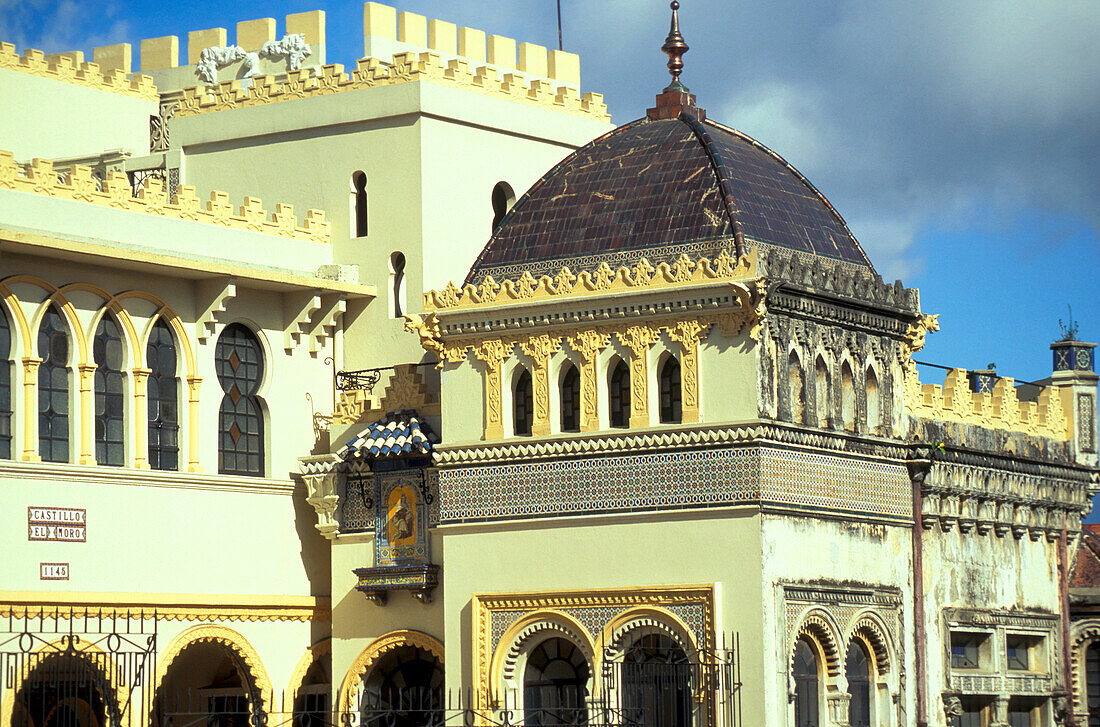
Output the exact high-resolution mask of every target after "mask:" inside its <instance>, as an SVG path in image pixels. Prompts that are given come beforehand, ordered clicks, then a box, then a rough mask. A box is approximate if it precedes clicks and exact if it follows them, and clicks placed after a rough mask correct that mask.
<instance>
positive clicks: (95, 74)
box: [0, 43, 160, 101]
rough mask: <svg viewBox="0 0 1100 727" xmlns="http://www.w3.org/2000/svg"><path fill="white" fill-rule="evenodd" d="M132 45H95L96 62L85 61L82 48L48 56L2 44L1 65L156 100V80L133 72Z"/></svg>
mask: <svg viewBox="0 0 1100 727" xmlns="http://www.w3.org/2000/svg"><path fill="white" fill-rule="evenodd" d="M129 48H130V45H129V44H128V43H119V44H118V45H114V46H105V47H103V48H96V49H95V51H94V56H93V57H94V58H95V61H94V62H93V63H86V62H84V53H83V52H81V51H71V52H68V53H55V54H51V55H46V54H45V53H43V52H42V51H40V50H35V49H33V48H28V49H26V50H24V51H23V55H22V56H20V55H17V54H16V52H15V46H14V45H12V44H11V43H0V68H4V69H7V70H10V71H19V72H20V73H28V74H31V75H34V76H41V77H42V78H51V79H53V80H55V81H64V82H66V83H73V84H77V85H80V86H87V87H89V88H94V89H97V90H100V91H109V92H111V93H120V94H123V95H126V96H136V97H137V98H143V99H148V100H150V101H156V100H157V99H158V98H159V97H160V96H159V93H158V91H157V87H156V85H154V83H153V79H152V78H150V77H149V76H145V75H134V76H131V75H130V62H129Z"/></svg>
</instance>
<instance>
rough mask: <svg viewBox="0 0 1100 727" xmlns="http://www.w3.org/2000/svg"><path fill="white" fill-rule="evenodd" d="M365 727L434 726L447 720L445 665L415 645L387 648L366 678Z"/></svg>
mask: <svg viewBox="0 0 1100 727" xmlns="http://www.w3.org/2000/svg"><path fill="white" fill-rule="evenodd" d="M359 713H360V725H361V727H432V726H433V725H441V724H442V723H443V719H444V714H443V664H442V663H440V661H439V659H437V658H436V657H435V655H434V654H432V653H431V652H429V651H427V650H425V649H422V648H420V647H417V646H413V645H411V644H407V645H403V646H399V647H397V648H395V649H392V650H390V651H387V652H386V653H385V654H384V655H382V656H381V657H379V659H378V660H377V661H376V662H375V663H374V665H373V666H372V667H371V669H370V672H369V673H368V674H367V675H366V676H365V678H364V679H363V684H362V692H361V693H360V698H359Z"/></svg>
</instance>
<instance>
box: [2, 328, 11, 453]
mask: <svg viewBox="0 0 1100 727" xmlns="http://www.w3.org/2000/svg"><path fill="white" fill-rule="evenodd" d="M10 357H11V327H10V326H9V325H8V317H7V316H6V315H4V311H3V309H0V459H11V415H12V410H11V361H10V360H9V359H10Z"/></svg>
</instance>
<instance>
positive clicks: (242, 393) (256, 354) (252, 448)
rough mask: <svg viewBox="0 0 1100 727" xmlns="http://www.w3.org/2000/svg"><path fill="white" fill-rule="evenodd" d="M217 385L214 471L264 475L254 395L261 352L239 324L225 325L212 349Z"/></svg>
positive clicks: (260, 370) (257, 402) (259, 411)
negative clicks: (219, 390) (218, 401)
mask: <svg viewBox="0 0 1100 727" xmlns="http://www.w3.org/2000/svg"><path fill="white" fill-rule="evenodd" d="M214 365H215V369H216V371H217V374H218V383H219V384H221V387H222V391H223V392H224V396H222V403H221V408H220V410H219V412H218V472H220V473H221V474H227V475H251V476H256V477H262V476H263V474H264V422H263V409H262V407H261V404H260V397H259V396H258V395H257V392H258V391H259V390H260V382H261V381H262V380H263V373H264V362H263V351H262V349H261V348H260V341H259V339H257V338H256V334H254V333H253V332H252V331H250V330H248V329H247V328H246V327H244V326H243V325H241V324H240V323H232V324H230V325H228V326H226V328H225V330H224V331H222V335H221V336H220V337H219V338H218V345H217V346H216V347H215V349H214Z"/></svg>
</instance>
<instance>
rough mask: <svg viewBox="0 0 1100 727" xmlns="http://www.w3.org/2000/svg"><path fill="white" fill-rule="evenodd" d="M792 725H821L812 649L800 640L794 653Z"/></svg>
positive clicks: (817, 680)
mask: <svg viewBox="0 0 1100 727" xmlns="http://www.w3.org/2000/svg"><path fill="white" fill-rule="evenodd" d="M793 671H794V724H795V727H818V725H820V724H821V717H820V705H819V704H818V699H819V697H818V692H819V691H820V679H821V677H820V674H819V673H818V665H817V655H816V654H815V653H814V650H813V648H812V647H811V646H810V645H809V644H807V643H806V642H805V641H802V640H800V641H799V642H798V643H797V644H796V645H795V651H794V664H793Z"/></svg>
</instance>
